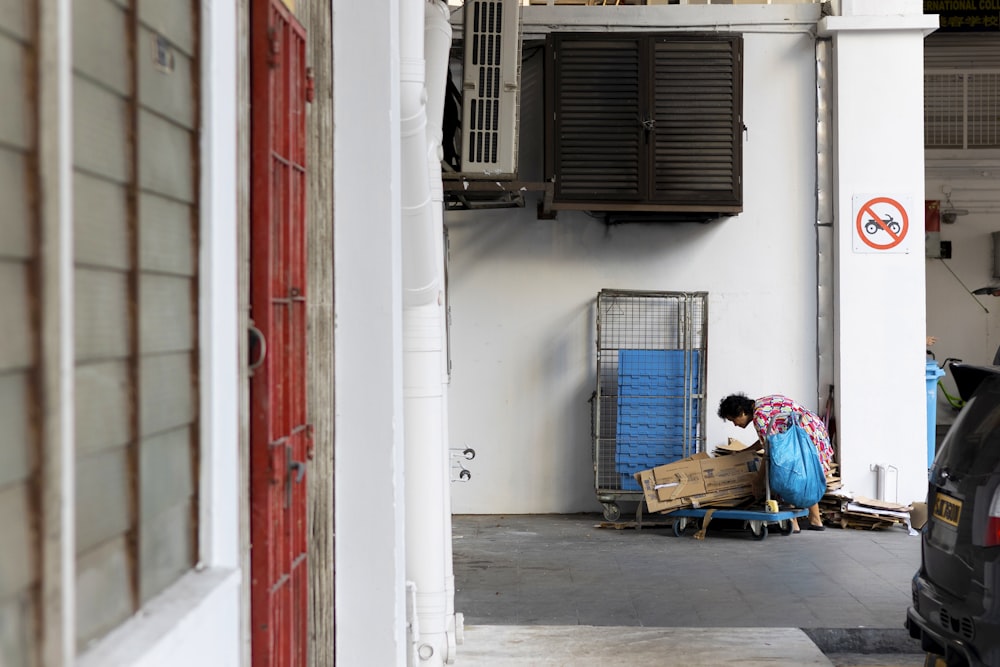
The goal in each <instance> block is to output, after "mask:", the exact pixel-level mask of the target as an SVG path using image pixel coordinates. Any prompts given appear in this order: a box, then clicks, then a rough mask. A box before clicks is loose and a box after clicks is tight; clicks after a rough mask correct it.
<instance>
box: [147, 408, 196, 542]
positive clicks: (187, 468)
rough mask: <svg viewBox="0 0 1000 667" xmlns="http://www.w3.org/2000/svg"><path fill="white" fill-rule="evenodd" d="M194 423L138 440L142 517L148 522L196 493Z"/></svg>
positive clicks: (186, 500)
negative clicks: (192, 430) (191, 425)
mask: <svg viewBox="0 0 1000 667" xmlns="http://www.w3.org/2000/svg"><path fill="white" fill-rule="evenodd" d="M193 444H194V443H193V435H192V432H191V427H189V426H184V427H181V428H179V429H175V430H173V431H167V432H166V433H161V434H158V435H154V436H150V437H148V438H144V439H143V440H142V442H141V443H140V444H139V520H140V522H141V525H143V526H145V525H146V524H147V523H149V522H152V521H154V520H155V519H156V517H158V516H159V515H160V514H162V513H163V512H165V511H167V510H169V509H170V508H171V507H174V506H176V505H182V504H185V503H188V502H189V501H190V500H191V498H192V497H193V496H194V490H195V489H194V472H193V465H194V464H193V461H192V459H193V451H194V447H193Z"/></svg>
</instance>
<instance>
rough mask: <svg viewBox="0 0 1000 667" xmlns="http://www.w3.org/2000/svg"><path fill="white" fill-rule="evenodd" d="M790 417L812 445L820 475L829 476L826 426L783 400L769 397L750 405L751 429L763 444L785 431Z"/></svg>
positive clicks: (831, 453)
mask: <svg viewBox="0 0 1000 667" xmlns="http://www.w3.org/2000/svg"><path fill="white" fill-rule="evenodd" d="M791 415H796V416H797V417H798V418H799V420H800V421H799V423H800V424H801V425H802V428H803V429H804V430H805V432H806V433H807V434H808V435H809V439H810V440H812V443H813V444H814V445H816V451H817V452H819V460H820V462H821V463H822V464H823V471H824V472H829V470H830V463H832V462H833V447H831V446H830V434H829V433H828V432H827V430H826V424H825V423H823V420H822V419H821V418H820V417H819V415H817V414H816V413H814V412H811V411H810V410H807V409H805V408H804V407H802V406H801V405H799V404H798V403H796V402H795V401H793V400H792V399H790V398H788V397H787V396H782V395H781V394H772V395H770V396H763V397H761V398H758V399H757V400H756V401H754V404H753V427H754V429H756V430H757V437H758V438H760V440H761V442H763V441H764V440H765V439H766V438H767V436H769V435H773V434H775V433H782V432H784V431H785V430H786V429H787V428H788V418H789V417H790V416H791Z"/></svg>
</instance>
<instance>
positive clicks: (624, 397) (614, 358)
mask: <svg viewBox="0 0 1000 667" xmlns="http://www.w3.org/2000/svg"><path fill="white" fill-rule="evenodd" d="M707 308H708V294H707V293H706V292H642V291H628V290H601V292H600V293H599V294H598V295H597V390H596V392H595V395H594V396H595V398H594V410H593V417H594V425H593V434H594V442H593V455H594V471H595V488H596V491H597V497H598V500H599V501H600V502H602V503H603V504H604V515H605V517H606V518H607V519H609V520H617V519H618V517H619V516H620V508H619V506H618V501H619V500H641V499H642V490H641V488H640V487H639V483H638V482H637V481H636V480H635V477H634V475H635V473H637V472H639V471H641V470H648V469H649V468H654V467H656V466H658V465H663V464H665V463H671V462H673V461H677V460H680V459H682V458H685V457H688V456H691V455H692V454H694V453H696V452H700V451H704V450H705V436H704V433H705V410H704V404H705V393H704V392H705V369H706V350H707V339H708V336H707V326H708V315H707Z"/></svg>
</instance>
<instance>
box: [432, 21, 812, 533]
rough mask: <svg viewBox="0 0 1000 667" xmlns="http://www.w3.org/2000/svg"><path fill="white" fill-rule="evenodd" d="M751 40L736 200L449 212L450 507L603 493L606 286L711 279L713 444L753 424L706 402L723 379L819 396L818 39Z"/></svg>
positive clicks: (531, 136) (563, 503) (559, 500)
mask: <svg viewBox="0 0 1000 667" xmlns="http://www.w3.org/2000/svg"><path fill="white" fill-rule="evenodd" d="M744 54H745V62H744V119H745V124H746V126H747V133H746V135H745V141H744V169H743V173H744V179H745V180H744V188H743V191H744V212H743V213H742V214H741V215H739V216H736V217H733V218H729V219H724V220H720V221H716V222H711V223H708V224H705V225H699V224H663V225H625V226H618V227H613V228H609V227H606V226H605V225H604V224H602V223H601V222H598V221H596V220H594V219H592V218H590V217H588V216H587V215H585V214H582V213H575V212H568V211H562V212H560V213H559V215H558V219H557V220H555V221H549V220H536V215H535V207H534V201H529V202H528V204H527V206H526V207H525V208H524V209H504V210H498V211H490V212H460V213H459V212H456V213H450V214H448V215H447V216H446V220H445V222H446V224H447V225H448V229H449V234H450V239H451V255H450V265H449V289H450V298H451V310H452V326H451V334H452V337H453V338H452V360H453V373H452V385H451V390H450V394H449V395H450V413H451V420H450V431H451V446H452V447H461V446H466V445H468V446H471V447H473V448H474V449H476V452H477V456H476V458H475V460H474V461H472V462H471V463H469V464H467V465H466V467H468V468H469V469H470V470H472V479H471V480H470V481H469V482H467V483H456V484H454V485H453V489H452V491H453V507H454V511H455V512H456V513H536V512H576V511H595V510H599V509H600V504H599V503H598V502H597V500H596V496H595V490H594V474H593V462H592V459H591V437H590V407H589V404H588V398H589V397H590V395H591V393H592V392H593V390H594V388H595V382H596V379H595V370H596V368H595V367H596V358H595V354H596V352H595V341H594V335H595V334H594V309H593V304H594V300H595V298H596V296H597V293H598V291H600V290H601V289H603V288H619V289H648V290H664V291H702V290H704V291H708V292H709V307H708V313H709V325H708V340H709V354H708V377H707V389H708V398H707V402H706V409H707V417H706V423H707V443H708V446H709V447H712V446H714V445H715V444H718V443H721V442H724V441H725V438H726V437H727V436H734V437H737V438H740V439H742V440H744V441H752V440H754V439H756V438H755V436H754V435H753V434H751V433H750V432H748V431H745V430H740V429H735V428H734V427H732V426H731V425H729V424H728V423H725V422H722V421H721V420H720V419H718V417H716V416H715V410H716V408H717V406H718V402H719V400H720V399H721V398H722V397H723V396H724V395H726V394H728V393H731V392H734V391H745V392H746V393H747V394H748V395H751V396H757V395H763V394H767V393H784V394H786V395H789V396H791V397H792V398H795V399H796V400H799V401H801V402H803V403H804V404H806V405H807V407H810V408H813V409H815V408H817V407H818V406H816V405H815V404H814V403H815V398H814V397H815V396H816V310H815V301H816V299H815V293H816V268H815V267H816V259H815V252H816V251H815V248H816V235H815V228H814V223H815V217H816V213H815V194H814V191H815V64H814V42H813V38H812V37H811V36H810V35H808V34H762V33H754V32H748V33H746V34H745V42H744ZM534 62H537V59H534V60H531V61H529V63H534ZM524 81H525V85H526V89H525V90H524V93H523V100H522V111H521V121H522V128H521V132H522V134H521V153H520V160H521V169H522V172H523V173H522V176H526V177H528V178H531V177H532V176H531V175H529V174H530V173H531V170H532V169H536V170H537V169H538V168H539V167H538V164H539V163H540V153H539V151H540V147H541V143H542V128H541V125H540V123H541V119H540V115H539V114H540V107H539V103H540V102H539V100H540V97H539V95H540V88H539V87H538V86H540V80H539V79H538V77H537V76H533V75H532V74H531V72H526V73H525V78H524ZM525 172H526V173H525ZM534 176H535V177H537V174H535V175H534Z"/></svg>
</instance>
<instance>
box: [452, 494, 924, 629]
mask: <svg viewBox="0 0 1000 667" xmlns="http://www.w3.org/2000/svg"><path fill="white" fill-rule="evenodd" d="M602 521H603V518H602V517H601V516H600V515H598V514H594V515H528V516H524V515H519V516H499V515H488V516H464V515H463V516H456V517H455V518H454V521H453V538H454V543H453V544H454V569H455V588H456V593H455V609H456V611H459V612H462V613H463V614H464V615H465V622H466V624H469V625H527V626H531V625H558V626H566V625H595V626H629V627H638V626H644V627H672V628H676V627H689V628H694V627H701V628H711V627H784V628H804V629H810V628H817V629H822V628H868V629H886V630H891V631H892V632H894V633H899V632H900V631H901V629H902V623H903V619H904V618H905V613H906V606H907V604H908V603H909V600H910V578H911V577H912V575H913V573H914V572H915V571H916V569H917V567H918V566H919V564H920V540H919V538H918V537H915V536H910V535H908V534H907V531H906V530H905V529H902V528H894V529H890V530H883V531H858V530H839V529H833V528H828V529H827V530H826V531H823V532H809V531H802V533H801V534H798V535H789V536H782V535H779V534H777V533H776V532H773V533H771V534H770V535H769V537H768V538H767V539H764V540H761V541H756V540H754V539H753V538H752V537H751V535H750V533H749V532H748V531H746V530H724V529H720V530H717V529H715V526H716V525H717V524H716V522H713V524H712V526H713V527H712V528H710V529H709V532H708V535H707V537H706V539H704V540H697V539H694V537H692V535H693V532H691V531H689V532H687V533H686V534H684V535H683V536H681V537H674V535H673V532H672V531H671V530H670V529H669V528H664V527H659V528H650V527H649V526H648V525H646V526H644V527H643V529H642V530H634V529H625V530H617V529H612V528H600V527H598V526H599V524H601V523H602ZM720 528H721V526H720Z"/></svg>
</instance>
